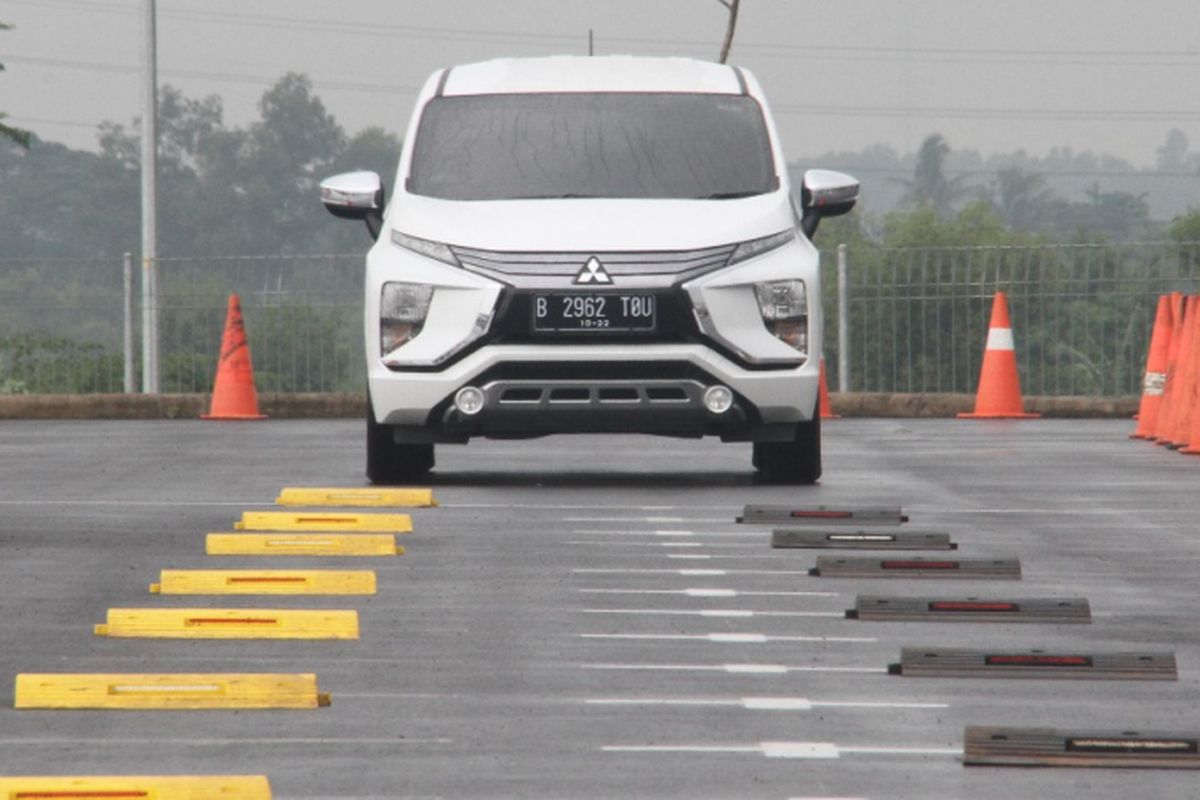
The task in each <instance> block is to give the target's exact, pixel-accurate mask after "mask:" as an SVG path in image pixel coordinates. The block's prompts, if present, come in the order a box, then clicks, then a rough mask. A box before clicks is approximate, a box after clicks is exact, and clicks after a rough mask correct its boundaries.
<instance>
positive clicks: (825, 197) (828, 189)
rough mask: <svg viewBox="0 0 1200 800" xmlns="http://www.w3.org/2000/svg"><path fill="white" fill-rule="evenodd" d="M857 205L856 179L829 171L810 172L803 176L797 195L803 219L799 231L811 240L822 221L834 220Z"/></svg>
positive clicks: (812, 170)
mask: <svg viewBox="0 0 1200 800" xmlns="http://www.w3.org/2000/svg"><path fill="white" fill-rule="evenodd" d="M856 202H858V179H857V178H852V177H850V176H849V175H846V174H844V173H841V172H833V171H832V170H828V169H810V170H808V171H807V172H805V173H804V184H803V187H802V188H801V191H800V208H801V209H802V211H803V215H802V216H801V218H800V227H801V228H803V229H804V235H805V236H807V237H808V238H810V239H811V238H812V237H813V234H815V233H816V232H817V225H819V224H820V223H821V220H822V219H823V218H825V217H837V216H840V215H842V214H845V213H847V212H849V211H850V209H852V208H854V204H855V203H856Z"/></svg>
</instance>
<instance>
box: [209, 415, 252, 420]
mask: <svg viewBox="0 0 1200 800" xmlns="http://www.w3.org/2000/svg"><path fill="white" fill-rule="evenodd" d="M266 418H267V415H266V414H201V415H200V419H230V420H254V419H266Z"/></svg>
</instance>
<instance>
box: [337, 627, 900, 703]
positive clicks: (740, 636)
mask: <svg viewBox="0 0 1200 800" xmlns="http://www.w3.org/2000/svg"><path fill="white" fill-rule="evenodd" d="M577 635H578V636H579V638H581V639H625V640H631V641H661V642H713V643H715V644H771V643H773V642H829V643H834V644H874V643H875V642H878V641H879V640H878V639H876V638H874V637H867V636H771V635H769V634H765V633H704V634H695V635H690V634H686V633H580V634H577ZM338 696H339V697H340V696H341V695H340V694H339V695H338Z"/></svg>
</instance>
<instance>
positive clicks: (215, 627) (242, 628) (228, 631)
mask: <svg viewBox="0 0 1200 800" xmlns="http://www.w3.org/2000/svg"><path fill="white" fill-rule="evenodd" d="M95 631H96V635H97V636H114V637H121V638H152V639H357V638H358V612H357V611H334V610H319V611H317V610H302V611H297V610H294V609H265V608H169V609H162V608H110V609H109V610H108V619H107V621H106V624H103V625H97V626H96V628H95Z"/></svg>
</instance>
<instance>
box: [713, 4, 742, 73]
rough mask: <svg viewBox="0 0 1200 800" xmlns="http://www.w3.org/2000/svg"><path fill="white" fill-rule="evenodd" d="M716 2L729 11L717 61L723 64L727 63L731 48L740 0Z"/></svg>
mask: <svg viewBox="0 0 1200 800" xmlns="http://www.w3.org/2000/svg"><path fill="white" fill-rule="evenodd" d="M717 2H718V3H720V4H721V5H723V6H725V8H727V9H729V25H728V26H727V27H726V28H725V41H724V43H722V45H721V57H720V58H718V59H717V61H718V63H721V64H725V63H727V62H728V61H729V49H730V48H731V47H733V31H734V29H735V28H736V27H737V16H738V6H739V5H740V4H741V2H742V0H717Z"/></svg>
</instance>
